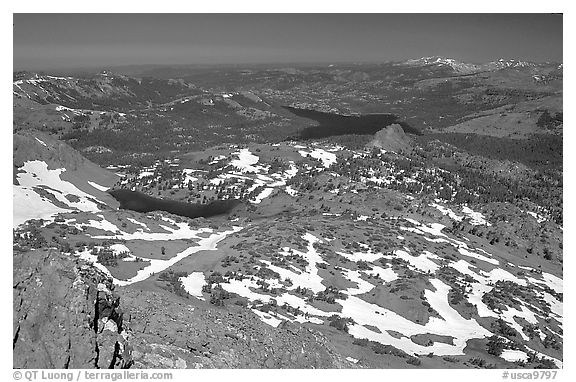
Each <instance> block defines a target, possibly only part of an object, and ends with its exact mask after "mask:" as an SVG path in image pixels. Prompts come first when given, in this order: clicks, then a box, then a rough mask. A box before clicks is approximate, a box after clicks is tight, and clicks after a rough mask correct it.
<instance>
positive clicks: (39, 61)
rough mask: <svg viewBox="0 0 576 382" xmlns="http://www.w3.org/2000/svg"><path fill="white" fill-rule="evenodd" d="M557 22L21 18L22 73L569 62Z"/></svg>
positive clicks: (17, 29) (533, 17) (456, 17)
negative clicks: (431, 60)
mask: <svg viewBox="0 0 576 382" xmlns="http://www.w3.org/2000/svg"><path fill="white" fill-rule="evenodd" d="M562 19H563V16H562V15H553V14H389V13H388V14H385V13H379V14H374V13H372V14H356V13H347V14H198V13H196V14H14V16H13V24H14V29H13V32H14V33H13V44H14V52H13V53H14V55H13V65H14V70H49V69H65V68H83V67H90V68H92V67H110V66H121V65H139V64H156V65H192V64H243V63H316V62H317V63H332V62H385V61H396V60H405V59H409V58H418V57H424V56H435V55H439V56H447V57H452V58H456V59H459V60H462V61H465V62H473V63H481V62H488V61H492V60H496V59H499V58H505V59H509V58H513V59H521V60H530V61H536V62H544V61H553V62H562V61H563V60H562Z"/></svg>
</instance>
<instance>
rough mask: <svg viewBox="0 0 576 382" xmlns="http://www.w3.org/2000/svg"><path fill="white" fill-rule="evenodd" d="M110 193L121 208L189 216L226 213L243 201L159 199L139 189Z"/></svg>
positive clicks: (112, 191) (208, 215)
mask: <svg viewBox="0 0 576 382" xmlns="http://www.w3.org/2000/svg"><path fill="white" fill-rule="evenodd" d="M108 193H109V194H110V195H112V196H113V197H114V199H116V200H117V201H118V202H120V208H122V209H125V210H132V211H136V212H151V211H166V212H170V213H171V214H174V215H179V216H184V217H188V218H192V219H193V218H199V217H203V218H208V217H211V216H216V215H224V214H226V213H228V212H230V211H231V210H232V209H233V208H234V207H236V206H237V205H239V204H240V203H241V202H240V201H239V200H236V199H229V200H215V201H213V202H211V203H209V204H192V203H186V202H179V201H176V200H169V199H158V198H154V197H151V196H148V195H146V194H143V193H141V192H138V191H132V190H125V189H119V190H111V191H108Z"/></svg>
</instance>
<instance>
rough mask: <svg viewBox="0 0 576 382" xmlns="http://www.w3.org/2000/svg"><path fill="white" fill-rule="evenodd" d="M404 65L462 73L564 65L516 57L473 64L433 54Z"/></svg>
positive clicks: (560, 66) (561, 66) (559, 68)
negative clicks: (439, 67)
mask: <svg viewBox="0 0 576 382" xmlns="http://www.w3.org/2000/svg"><path fill="white" fill-rule="evenodd" d="M402 64H404V65H412V66H425V65H443V66H449V67H451V68H452V69H453V70H454V71H456V72H458V73H462V74H468V73H478V72H485V71H495V70H501V69H507V68H516V69H520V68H546V67H549V68H555V69H558V70H561V69H562V68H563V65H562V64H561V63H550V62H546V63H536V62H530V61H522V60H515V59H508V60H505V59H503V58H501V59H499V60H497V61H491V62H488V63H484V64H473V63H466V62H462V61H459V60H456V59H454V58H449V57H442V56H431V57H421V58H415V59H409V60H406V61H404V62H402Z"/></svg>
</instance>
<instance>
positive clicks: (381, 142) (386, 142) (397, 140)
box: [368, 123, 412, 153]
mask: <svg viewBox="0 0 576 382" xmlns="http://www.w3.org/2000/svg"><path fill="white" fill-rule="evenodd" d="M368 147H377V148H379V149H383V150H386V151H393V152H395V153H401V152H408V151H410V150H412V145H411V142H410V138H408V136H406V134H405V133H404V130H403V129H402V126H400V125H399V124H397V123H394V124H392V125H389V126H387V127H385V128H384V129H382V130H380V131H378V132H377V133H376V134H375V135H374V139H373V140H372V141H371V142H370V143H369V144H368Z"/></svg>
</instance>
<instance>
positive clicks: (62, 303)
mask: <svg viewBox="0 0 576 382" xmlns="http://www.w3.org/2000/svg"><path fill="white" fill-rule="evenodd" d="M13 269H14V281H13V355H14V357H13V367H14V368H34V369H47V368H58V369H63V368H125V367H129V366H130V365H131V364H132V359H131V350H130V346H129V344H128V343H127V341H126V340H125V338H124V335H123V334H124V329H123V325H122V317H123V314H122V311H121V310H120V308H119V297H118V296H117V295H116V294H115V293H114V292H112V288H113V286H112V284H111V283H110V280H109V279H108V278H107V277H106V276H105V275H104V274H103V273H101V272H100V271H98V270H96V269H95V268H94V267H92V266H88V265H85V264H84V263H82V262H80V261H79V260H76V259H73V258H70V257H68V256H66V255H63V254H61V253H59V252H57V251H55V250H52V249H49V250H37V251H32V252H26V253H18V252H16V253H14V268H13Z"/></svg>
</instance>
